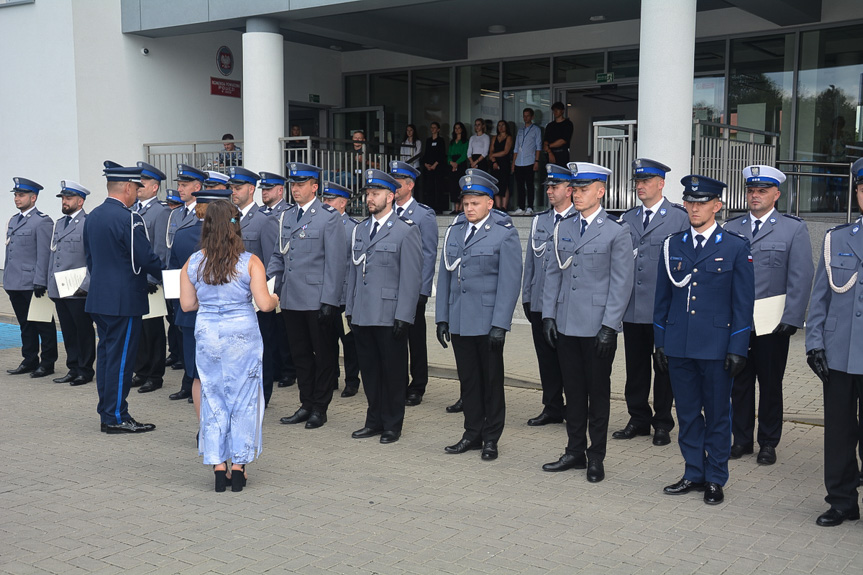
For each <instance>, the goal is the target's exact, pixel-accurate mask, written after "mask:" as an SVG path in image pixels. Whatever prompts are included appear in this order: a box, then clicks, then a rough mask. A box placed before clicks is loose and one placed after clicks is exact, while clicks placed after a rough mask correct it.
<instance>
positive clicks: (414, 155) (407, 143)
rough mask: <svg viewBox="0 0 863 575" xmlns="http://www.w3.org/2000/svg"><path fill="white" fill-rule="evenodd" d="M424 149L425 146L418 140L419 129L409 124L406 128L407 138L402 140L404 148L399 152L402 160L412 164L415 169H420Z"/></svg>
mask: <svg viewBox="0 0 863 575" xmlns="http://www.w3.org/2000/svg"><path fill="white" fill-rule="evenodd" d="M422 149H423V144H422V142H420V141H419V140H418V139H417V127H416V126H414V125H413V124H408V125H407V128H405V137H404V139H403V140H402V147H401V149H400V150H399V155H400V156H401V160H402V161H403V162H405V163H408V164H410V165H411V166H413V167H414V168H419V167H420V155H421V154H422Z"/></svg>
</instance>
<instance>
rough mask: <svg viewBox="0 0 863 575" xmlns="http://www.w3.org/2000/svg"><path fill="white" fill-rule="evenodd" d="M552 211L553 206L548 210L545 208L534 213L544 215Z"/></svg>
mask: <svg viewBox="0 0 863 575" xmlns="http://www.w3.org/2000/svg"><path fill="white" fill-rule="evenodd" d="M550 211H551V208H548V209H547V210H543V211H541V212H536V213H535V214H533V215H535V216H541V215H543V214H547V213H548V212H550Z"/></svg>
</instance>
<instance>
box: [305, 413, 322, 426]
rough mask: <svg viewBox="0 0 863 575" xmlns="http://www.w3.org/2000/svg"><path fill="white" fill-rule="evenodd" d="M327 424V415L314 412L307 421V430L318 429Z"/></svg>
mask: <svg viewBox="0 0 863 575" xmlns="http://www.w3.org/2000/svg"><path fill="white" fill-rule="evenodd" d="M326 422H327V414H326V413H323V412H321V411H313V412H312V414H311V415H310V416H309V419H308V420H307V421H306V429H317V428H319V427H321V426H322V425H323V424H325V423H326Z"/></svg>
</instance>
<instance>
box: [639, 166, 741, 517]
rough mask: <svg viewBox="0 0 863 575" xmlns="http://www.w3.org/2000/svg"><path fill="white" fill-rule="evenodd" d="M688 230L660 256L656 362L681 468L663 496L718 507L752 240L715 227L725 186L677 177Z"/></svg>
mask: <svg viewBox="0 0 863 575" xmlns="http://www.w3.org/2000/svg"><path fill="white" fill-rule="evenodd" d="M681 183H682V184H683V186H684V188H685V190H684V192H683V201H684V206H685V207H686V211H687V212H688V213H689V223H690V228H689V229H688V230H685V231H682V232H678V233H676V234H672V235H670V236H668V237H667V238H666V239H665V241H664V242H663V245H662V251H661V253H660V268H659V271H658V273H657V283H656V299H655V310H654V314H653V322H654V338H655V339H654V343H655V345H656V352H655V360H656V362H657V364H658V365H657V369H658V370H659V371H661V372H662V371H666V370H667V371H668V373H669V376H670V378H671V388H672V390H673V391H674V399H675V405H676V406H677V422H678V424H679V425H680V431H679V434H678V442H679V444H680V451H681V453H682V454H683V459H684V460H685V461H686V469H685V471H684V473H683V478H682V479H680V481H678V482H677V483H674V484H672V485H669V486H667V487H665V489H664V492H665V493H666V494H668V495H680V494H683V493H688V492H689V491H703V492H704V502H705V503H707V504H709V505H716V504H719V503H722V501H723V499H724V494H723V491H722V486H723V485H725V482H726V481H727V480H728V456H729V452H730V448H731V382H732V379H733V378H734V377H736V376H737V375H739V374H740V372H741V371H742V370H743V366H744V364H745V362H746V355H747V352H748V349H749V335H750V332H751V325H752V317H753V316H752V313H753V306H754V301H755V278H754V272H753V265H752V256H751V254H750V251H749V241H748V240H747V239H746V238H744V237H743V236H740V235H738V234H736V233H735V232H732V231H729V230H723V229H722V228H721V227H719V225H718V224H717V223H716V213H717V212H719V210H720V209H722V201H721V200H720V195H721V194H722V189H723V188H724V187H725V184H724V183H723V182H720V181H717V180H714V179H712V178H707V177H704V176H696V175H692V176H686V177H684V178H683V179H682V180H681Z"/></svg>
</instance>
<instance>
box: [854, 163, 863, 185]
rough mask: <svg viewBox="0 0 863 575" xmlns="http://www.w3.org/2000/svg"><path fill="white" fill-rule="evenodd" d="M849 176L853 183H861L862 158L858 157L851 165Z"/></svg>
mask: <svg viewBox="0 0 863 575" xmlns="http://www.w3.org/2000/svg"><path fill="white" fill-rule="evenodd" d="M851 177H852V178H853V179H854V183H855V184H863V158H860V159H859V160H857V161H856V162H854V165H853V166H851Z"/></svg>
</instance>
